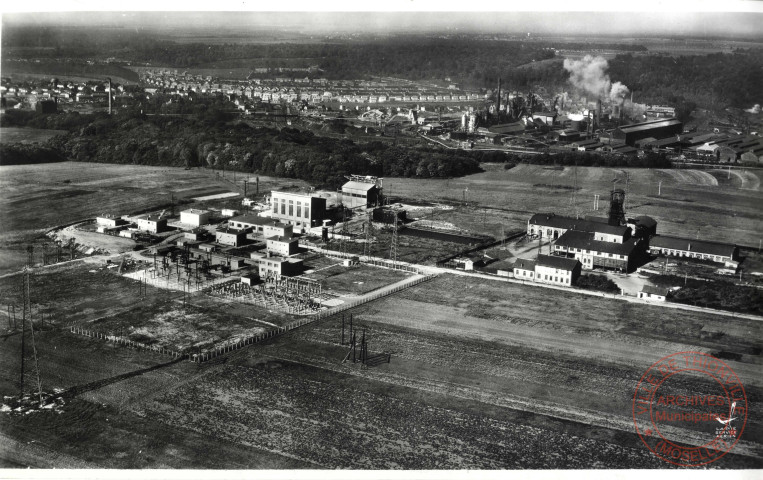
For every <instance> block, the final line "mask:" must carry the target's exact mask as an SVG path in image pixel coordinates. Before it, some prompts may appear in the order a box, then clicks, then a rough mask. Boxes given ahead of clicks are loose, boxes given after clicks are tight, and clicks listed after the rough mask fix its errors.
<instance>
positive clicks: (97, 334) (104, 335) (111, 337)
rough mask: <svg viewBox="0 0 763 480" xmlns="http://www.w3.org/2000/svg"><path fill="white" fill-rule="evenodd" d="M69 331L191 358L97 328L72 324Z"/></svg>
mask: <svg viewBox="0 0 763 480" xmlns="http://www.w3.org/2000/svg"><path fill="white" fill-rule="evenodd" d="M69 332H71V333H73V334H76V335H83V336H85V337H90V338H95V339H98V340H104V341H106V342H111V343H114V344H115V345H122V346H125V347H130V348H135V349H137V350H146V351H150V352H155V353H159V354H161V355H167V356H170V357H173V358H180V357H187V358H188V359H189V360H190V359H191V354H188V353H181V352H178V351H175V350H170V349H168V348H164V347H160V346H157V345H147V344H145V343H142V342H135V341H133V340H130V339H129V338H125V337H122V336H119V335H111V334H108V333H104V332H99V331H97V330H88V329H85V328H81V327H78V326H75V325H72V326H71V327H69Z"/></svg>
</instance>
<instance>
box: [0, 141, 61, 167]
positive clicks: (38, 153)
mask: <svg viewBox="0 0 763 480" xmlns="http://www.w3.org/2000/svg"><path fill="white" fill-rule="evenodd" d="M65 160H66V158H64V157H63V156H62V155H61V152H60V151H59V150H58V149H56V148H51V147H48V146H43V145H25V144H21V143H14V144H0V165H28V164H35V163H52V162H63V161H65Z"/></svg>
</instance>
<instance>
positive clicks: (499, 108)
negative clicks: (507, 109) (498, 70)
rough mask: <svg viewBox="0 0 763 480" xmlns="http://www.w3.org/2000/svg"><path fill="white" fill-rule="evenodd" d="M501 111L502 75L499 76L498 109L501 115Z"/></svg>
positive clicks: (497, 111) (497, 112)
mask: <svg viewBox="0 0 763 480" xmlns="http://www.w3.org/2000/svg"><path fill="white" fill-rule="evenodd" d="M500 112H501V77H498V109H497V110H496V114H498V115H500Z"/></svg>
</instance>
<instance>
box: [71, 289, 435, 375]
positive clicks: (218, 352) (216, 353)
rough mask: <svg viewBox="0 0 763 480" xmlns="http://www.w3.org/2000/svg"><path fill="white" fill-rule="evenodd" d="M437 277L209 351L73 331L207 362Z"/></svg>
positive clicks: (172, 355)
mask: <svg viewBox="0 0 763 480" xmlns="http://www.w3.org/2000/svg"><path fill="white" fill-rule="evenodd" d="M435 277H437V274H432V275H427V276H424V277H419V278H415V279H412V280H411V281H409V282H405V283H404V284H401V285H397V286H396V287H394V288H390V289H381V290H380V291H378V292H375V293H371V294H369V295H368V296H366V297H364V298H359V299H357V300H354V301H352V302H347V303H343V304H342V305H338V306H336V307H333V308H330V309H328V310H323V311H320V312H318V313H316V314H314V315H310V316H306V317H303V318H300V319H299V320H296V321H294V322H291V323H289V324H287V325H285V326H283V327H278V328H275V329H273V330H269V331H267V332H263V333H261V334H259V335H253V336H251V337H247V338H245V339H243V340H239V341H238V342H236V343H231V344H228V345H222V346H219V347H215V348H214V349H213V350H210V351H206V352H199V353H187V352H185V353H181V352H177V351H174V350H170V349H166V348H163V347H159V346H155V345H147V344H145V343H141V342H135V341H133V340H130V339H129V338H124V337H122V336H118V335H110V334H107V333H104V332H98V331H95V330H88V329H84V328H81V327H78V326H71V327H69V331H70V332H71V333H73V334H77V335H84V336H86V337H90V338H95V339H99V340H105V341H107V342H113V343H114V344H116V345H123V346H126V347H132V348H135V349H139V350H146V351H151V352H155V353H159V354H161V355H167V356H170V357H173V358H181V357H182V358H185V359H187V360H188V361H191V362H194V363H204V362H208V361H210V360H214V359H215V358H218V357H220V356H223V355H225V354H227V353H230V352H235V351H236V350H240V349H242V348H244V347H248V346H250V345H254V344H257V343H260V342H264V341H266V340H270V339H271V338H275V337H277V336H280V335H283V334H285V333H287V332H289V331H291V330H294V329H295V328H299V327H302V326H304V325H307V324H309V323H313V322H316V321H318V320H322V319H324V318H330V317H333V316H334V315H337V314H339V313H342V312H344V311H346V310H349V309H351V308H355V307H357V306H359V305H362V304H364V303H368V302H371V301H373V300H377V299H379V298H382V297H386V296H387V295H392V294H393V293H397V292H399V291H401V290H404V289H406V288H409V287H413V286H416V285H419V284H421V283H424V282H427V281H429V280H432V279H433V278H435Z"/></svg>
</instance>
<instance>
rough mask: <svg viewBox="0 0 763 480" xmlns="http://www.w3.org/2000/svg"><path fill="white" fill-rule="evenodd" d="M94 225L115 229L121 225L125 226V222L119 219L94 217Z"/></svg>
mask: <svg viewBox="0 0 763 480" xmlns="http://www.w3.org/2000/svg"><path fill="white" fill-rule="evenodd" d="M95 221H96V223H97V224H98V226H99V227H105V228H116V227H121V226H122V225H127V220H123V219H121V218H119V217H96V219H95Z"/></svg>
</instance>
